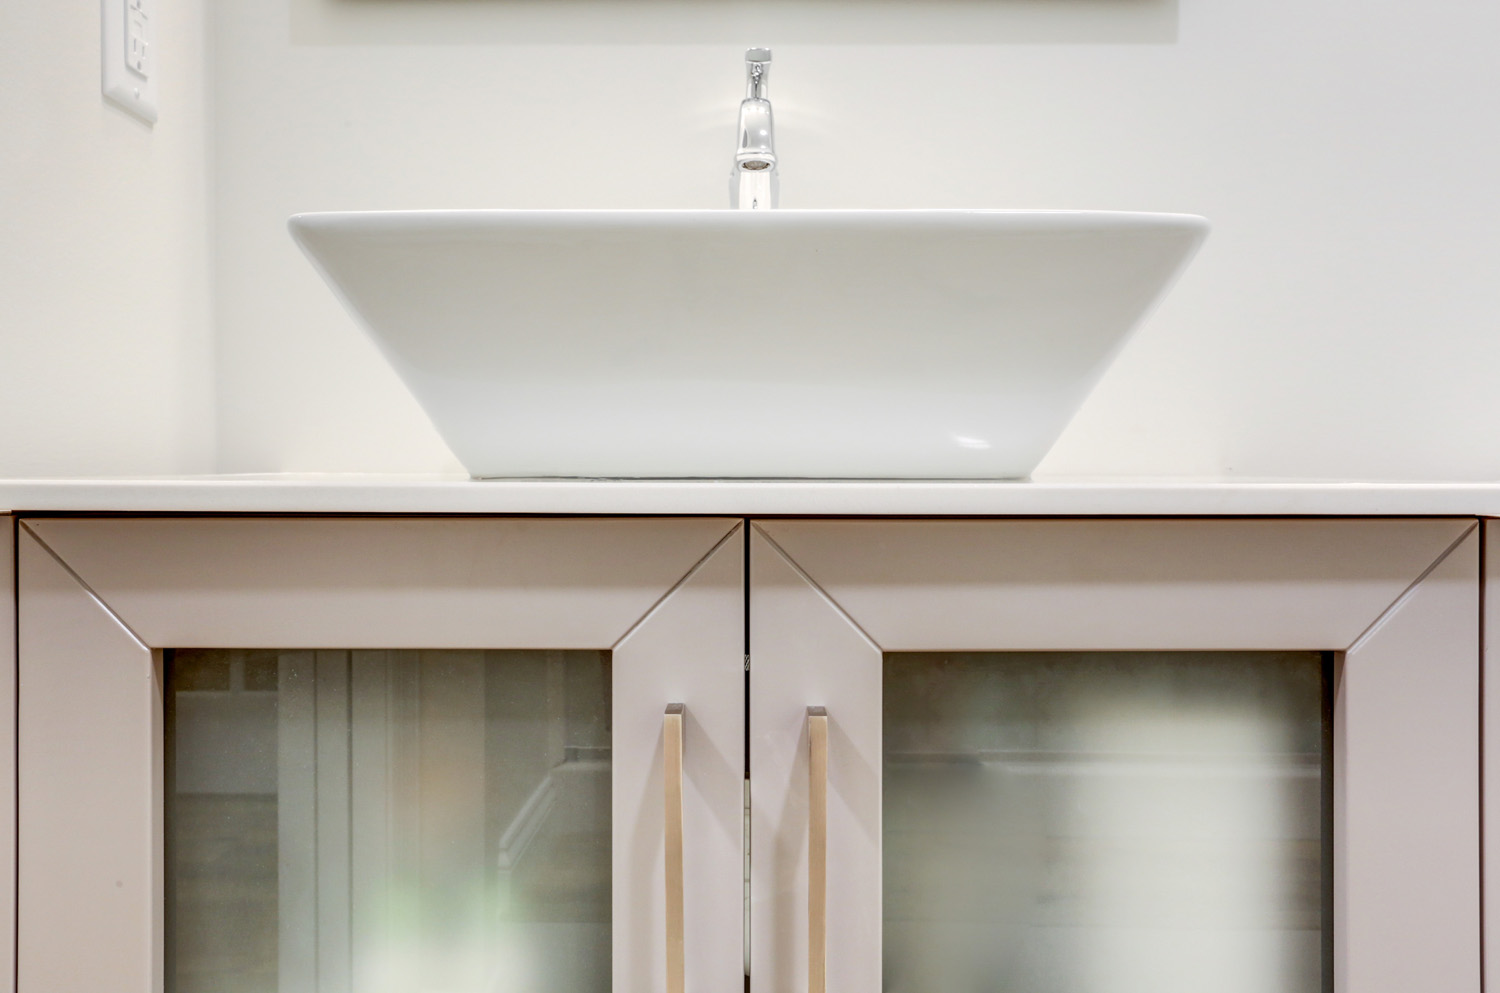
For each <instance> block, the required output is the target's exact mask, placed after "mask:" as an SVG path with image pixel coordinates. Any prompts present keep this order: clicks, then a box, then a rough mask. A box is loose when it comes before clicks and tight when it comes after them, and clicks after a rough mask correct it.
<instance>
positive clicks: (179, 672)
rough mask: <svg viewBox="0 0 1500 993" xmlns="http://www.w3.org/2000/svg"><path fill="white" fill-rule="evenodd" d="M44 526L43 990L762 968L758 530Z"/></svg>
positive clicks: (39, 779) (39, 775)
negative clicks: (747, 732) (674, 935)
mask: <svg viewBox="0 0 1500 993" xmlns="http://www.w3.org/2000/svg"><path fill="white" fill-rule="evenodd" d="M18 541H19V548H18V554H19V576H20V637H19V647H20V655H19V659H20V663H19V664H20V693H19V701H20V702H19V769H20V803H19V809H20V814H19V846H20V861H21V865H22V867H23V868H22V869H21V872H20V881H19V918H20V932H19V934H20V947H21V949H23V951H22V952H21V954H20V956H19V967H18V977H19V988H20V989H21V990H26V991H28V993H43V991H55V990H116V991H139V993H149V991H157V990H161V989H163V988H164V987H165V988H166V989H168V990H174V991H177V993H190V991H198V990H205V991H208V990H211V991H215V993H233V991H241V990H244V991H250V990H254V991H266V990H282V991H296V993H310V991H316V993H349V991H356V990H357V991H359V993H381V991H386V990H390V991H398V990H399V991H401V993H413V991H419V990H434V991H436V990H443V991H455V993H469V991H472V993H496V991H508V990H514V991H523V990H524V991H528V993H529V991H532V990H537V989H548V990H554V991H578V993H584V991H590V993H593V991H597V990H602V989H606V988H612V989H614V990H617V991H638V993H660V990H661V989H662V988H664V987H665V986H666V985H667V980H666V978H665V977H666V972H667V955H668V952H667V946H668V928H667V924H668V921H667V918H668V907H667V904H668V902H669V901H668V893H669V889H668V886H667V885H666V883H665V882H664V880H666V879H667V878H668V872H669V871H671V872H672V873H673V874H674V875H675V876H676V877H677V878H680V879H681V880H682V883H681V890H680V892H681V894H682V896H681V900H682V909H679V908H677V907H676V906H675V903H674V907H673V910H674V913H673V917H674V918H675V919H680V920H683V924H682V926H683V927H684V929H685V939H684V941H683V943H682V946H683V947H684V948H685V970H686V976H687V980H688V982H689V983H691V984H692V985H693V986H694V987H695V988H700V989H704V990H730V989H737V988H738V987H739V985H740V984H741V983H742V980H743V968H742V961H743V950H742V935H743V927H742V908H743V904H742V885H741V879H742V873H743V854H742V853H743V847H742V806H743V803H742V781H743V747H744V744H743V742H744V738H743V734H744V723H743V721H744V699H743V692H744V676H743V638H744V635H743V618H744V596H743V554H744V553H743V534H742V532H741V530H740V526H739V525H738V523H737V522H735V521H732V520H718V519H693V520H686V519H684V520H660V519H658V520H623V519H622V520H546V519H410V518H408V519H391V520H371V519H255V518H218V519H40V518H39V519H28V520H26V521H25V522H24V524H23V526H22V527H21V529H20V532H19V536H18ZM672 704H682V705H684V708H683V712H682V717H681V718H680V724H674V725H673V731H672V734H671V735H670V737H668V736H667V735H666V734H665V731H664V729H665V727H666V725H665V724H664V713H665V711H666V709H667V708H668V706H669V705H672ZM0 712H3V713H8V712H9V710H8V708H3V707H0ZM679 727H680V729H681V731H680V738H679V737H678V734H679V732H678V731H677V728H679ZM664 738H668V740H669V741H671V742H673V743H675V742H677V741H679V740H680V741H682V750H681V755H682V761H681V765H680V771H681V773H682V778H681V779H680V780H679V779H677V778H676V777H675V776H674V777H671V778H670V779H669V778H668V777H667V776H666V774H665V773H664V768H663V764H664V762H667V761H668V760H669V759H673V758H674V756H675V749H666V748H664ZM673 795H675V796H676V797H678V798H679V799H678V804H679V806H678V807H677V808H676V809H672V808H670V806H669V803H668V802H667V799H666V798H668V797H671V796H673ZM669 810H670V812H671V813H673V814H674V815H676V816H674V817H670V818H669V816H668V813H669ZM678 811H680V814H679V813H678ZM679 817H680V821H679V820H678V818H679ZM669 830H670V831H671V833H672V836H673V838H674V840H676V839H678V838H680V852H681V855H680V860H681V861H680V863H679V862H678V861H677V858H676V857H672V858H670V859H669V856H676V855H677V851H678V848H677V846H676V845H674V846H672V848H671V849H670V850H669V847H668V845H667V842H666V841H665V840H664V839H665V837H666V835H667V832H668V831H669ZM684 909H685V912H683V910H684ZM0 932H5V933H8V929H0Z"/></svg>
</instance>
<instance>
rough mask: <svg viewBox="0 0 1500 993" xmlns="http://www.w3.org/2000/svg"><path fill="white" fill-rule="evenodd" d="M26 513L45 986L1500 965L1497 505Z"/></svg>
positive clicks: (1115, 981) (25, 842) (29, 765)
mask: <svg viewBox="0 0 1500 993" xmlns="http://www.w3.org/2000/svg"><path fill="white" fill-rule="evenodd" d="M4 533H5V535H6V538H5V539H3V540H6V541H9V540H11V536H12V535H13V536H14V542H15V546H14V555H15V560H16V562H17V570H16V575H17V576H18V577H19V587H18V590H17V595H16V597H15V601H16V602H17V603H18V604H19V608H20V610H19V628H18V636H17V638H16V644H17V645H18V647H19V656H18V663H17V664H18V672H19V681H18V686H19V698H18V701H17V702H16V706H15V707H13V708H7V707H0V713H3V714H10V713H12V712H14V713H15V714H17V715H18V721H19V725H18V728H17V729H16V738H17V742H18V749H17V768H18V769H19V790H18V792H16V793H15V795H16V796H17V797H18V809H17V817H16V818H15V822H16V824H17V825H18V831H19V838H18V851H19V867H20V871H19V879H18V881H17V883H16V892H17V901H16V906H17V908H18V915H19V919H18V934H19V949H18V960H17V969H16V976H17V977H18V989H19V990H21V991H24V993H31V991H41V990H48V991H50V990H64V989H66V990H73V989H78V990H86V989H110V990H118V991H124V993H154V991H157V990H161V989H163V988H165V989H168V990H176V991H178V993H195V991H197V990H206V989H212V990H216V991H224V993H230V991H238V990H257V991H260V990H275V989H280V990H284V991H293V990H295V991H298V993H303V991H316V993H350V991H357V993H383V991H385V990H392V991H395V990H400V991H402V993H412V991H416V990H439V989H441V990H454V991H462V993H470V991H473V993H480V991H483V993H502V991H505V993H508V991H512V990H514V991H518V993H519V991H523V990H526V991H530V990H535V989H542V988H544V989H547V990H549V991H556V993H570V991H579V993H583V991H589V993H598V991H602V990H605V989H614V990H615V991H617V993H661V991H663V990H665V991H666V993H683V991H684V990H686V991H691V993H739V991H741V990H743V989H745V988H746V980H745V976H746V974H747V969H748V975H749V982H748V988H749V989H750V990H751V991H753V993H803V991H808V993H824V991H825V990H827V991H832V993H856V991H861V993H862V991H870V990H887V991H890V993H903V991H908V990H910V991H930V990H934V989H944V990H952V991H955V993H960V991H964V990H968V989H973V990H975V991H976V993H977V991H978V990H979V989H981V988H1015V989H1022V990H1026V991H1027V993H1053V991H1057V993H1063V991H1068V993H1134V991H1137V990H1142V991H1144V990H1150V991H1152V993H1176V991H1178V990H1182V991H1186V990H1194V991H1198V990H1202V989H1205V988H1213V989H1216V990H1221V991H1225V993H1262V991H1266V993H1269V991H1273V990H1274V991H1276V993H1300V991H1315V990H1316V991H1326V990H1334V989H1337V990H1340V991H1359V993H1407V991H1410V990H1415V989H1433V990H1444V991H1453V993H1480V973H1479V966H1480V946H1481V935H1480V927H1481V921H1480V868H1481V867H1480V842H1481V838H1480V831H1481V826H1480V798H1481V795H1480V776H1481V763H1480V753H1481V739H1480V716H1481V714H1480V690H1481V684H1480V626H1481V625H1480V606H1481V603H1480V601H1481V596H1480V563H1481V555H1482V551H1483V546H1484V542H1485V536H1484V535H1483V534H1482V530H1481V527H1480V525H1479V523H1478V522H1477V521H1476V519H1474V518H1459V517H1440V518H1392V519H1372V518H1357V519H1356V518H1348V519H1326V518H1324V519H1285V518H1283V519H1273V518H1264V519H1160V518H1137V519H832V518H819V519H812V518H807V519H798V518H767V519H750V520H744V519H740V518H732V517H687V518H665V517H637V518H535V517H532V518H527V517H456V516H455V517H392V518H357V517H334V516H327V517H254V516H219V517H145V516H140V517H130V516H116V517H63V516H55V517H48V516H27V517H25V519H24V520H22V521H21V523H20V524H19V525H18V526H16V527H14V528H12V529H6V530H5V532H4ZM4 550H5V551H7V553H9V551H10V550H9V549H4ZM4 599H5V600H6V601H7V602H9V601H10V600H11V598H10V597H6V598H4ZM1491 616H1496V615H1495V614H1493V613H1492V614H1491ZM4 620H5V618H4V617H3V615H0V622H3V621H4ZM8 640H9V639H7V642H8ZM0 650H3V649H0ZM3 719H4V718H3V717H0V720H3ZM1486 768H1487V769H1493V768H1496V765H1495V763H1494V762H1491V763H1489V764H1488V765H1487V766H1486ZM7 795H10V794H7ZM0 822H6V823H8V821H7V820H6V819H3V818H0ZM4 933H9V932H8V929H4V928H3V927H0V934H4ZM82 949H86V950H87V954H83V953H81V952H80V950H82ZM1006 984H1009V985H1006Z"/></svg>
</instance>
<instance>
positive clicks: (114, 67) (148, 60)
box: [99, 0, 158, 123]
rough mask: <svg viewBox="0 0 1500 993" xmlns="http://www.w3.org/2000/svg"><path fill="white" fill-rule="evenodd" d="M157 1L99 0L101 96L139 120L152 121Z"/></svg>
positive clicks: (154, 86)
mask: <svg viewBox="0 0 1500 993" xmlns="http://www.w3.org/2000/svg"><path fill="white" fill-rule="evenodd" d="M157 2H158V0H100V6H99V22H100V27H101V28H102V32H101V34H102V38H101V45H102V52H101V54H102V62H103V70H104V73H103V78H104V95H105V96H106V97H108V98H109V99H111V100H113V101H114V102H115V103H117V104H119V105H120V106H121V107H124V108H125V109H126V110H128V111H130V112H131V113H132V114H134V115H135V116H137V117H139V118H140V119H141V120H143V121H147V122H150V123H155V121H156V55H157V53H156V23H155V19H156V18H155V15H156V5H157Z"/></svg>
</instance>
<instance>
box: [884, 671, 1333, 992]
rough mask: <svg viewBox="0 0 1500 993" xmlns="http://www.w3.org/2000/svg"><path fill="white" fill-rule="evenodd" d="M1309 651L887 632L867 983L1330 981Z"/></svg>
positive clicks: (1322, 721) (1317, 681)
mask: <svg viewBox="0 0 1500 993" xmlns="http://www.w3.org/2000/svg"><path fill="white" fill-rule="evenodd" d="M1328 671H1329V669H1328V665H1327V660H1326V658H1325V656H1324V655H1322V654H1321V653H1313V652H1308V653H1270V652H1260V653H1188V652H1174V653H987V654H980V653H943V654H939V653H892V654H888V655H886V657H885V674H884V701H885V702H884V711H885V717H884V719H885V725H884V741H885V745H884V749H885V760H884V825H883V830H884V835H883V845H884V920H885V930H884V940H885V967H884V973H885V982H884V986H885V990H886V991H887V993H931V991H934V990H941V991H943V993H1010V991H1014V993H1204V991H1207V990H1212V991H1214V993H1316V991H1325V990H1331V989H1332V986H1331V973H1330V972H1329V970H1330V968H1331V965H1330V962H1331V958H1330V956H1329V955H1328V949H1327V942H1328V941H1329V940H1330V935H1331V931H1330V928H1329V914H1330V897H1329V879H1330V876H1329V872H1330V865H1331V862H1330V858H1329V850H1328V848H1327V845H1328V844H1329V843H1330V837H1331V834H1330V830H1329V828H1330V819H1331V803H1330V802H1329V796H1330V784H1331V778H1330V777H1331V768H1332V766H1331V751H1332V749H1331V739H1330V733H1331V732H1330V723H1329V721H1330V717H1329V710H1328V706H1329V704H1328V699H1329V693H1328V690H1327V686H1328Z"/></svg>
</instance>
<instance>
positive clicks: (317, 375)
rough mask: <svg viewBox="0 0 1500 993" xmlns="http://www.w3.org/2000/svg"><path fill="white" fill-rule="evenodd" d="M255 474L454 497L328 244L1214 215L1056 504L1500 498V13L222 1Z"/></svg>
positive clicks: (1073, 440)
mask: <svg viewBox="0 0 1500 993" xmlns="http://www.w3.org/2000/svg"><path fill="white" fill-rule="evenodd" d="M216 2H217V5H218V6H217V9H218V20H217V48H218V51H217V66H216V70H217V77H216V78H217V89H216V99H217V104H216V111H217V164H218V165H217V173H216V178H217V185H216V194H217V195H216V205H217V210H218V215H217V219H218V227H217V241H216V257H217V266H218V268H217V274H218V290H219V292H218V305H217V306H218V328H219V352H220V365H219V375H220V378H219V437H220V441H221V448H220V467H221V468H222V469H226V470H239V471H246V470H256V471H261V470H392V471H397V470H429V469H453V468H456V463H454V462H453V460H452V457H451V455H450V454H449V453H448V452H447V451H446V449H445V448H444V446H443V445H442V443H441V441H439V439H438V438H437V436H436V435H435V434H434V432H433V431H432V429H431V428H430V427H429V426H428V424H427V422H426V420H425V418H424V417H423V415H422V414H421V412H420V410H418V408H417V407H416V406H415V404H414V403H413V401H412V400H411V399H410V398H409V397H408V396H407V394H406V393H405V391H404V390H403V388H402V387H401V386H400V384H399V383H398V382H397V380H396V379H395V378H394V376H393V375H392V374H391V373H390V372H389V371H387V369H386V368H385V366H384V364H383V362H382V361H381V359H380V358H379V357H378V356H377V355H376V353H375V350H374V349H373V348H372V347H371V346H370V345H369V344H368V343H367V342H366V341H365V340H364V338H363V337H362V335H361V333H360V332H359V331H358V330H357V329H356V327H355V326H354V324H353V323H352V322H351V321H350V320H349V319H348V318H347V317H346V316H345V315H344V314H343V313H342V312H341V311H340V309H339V307H338V305H337V304H336V303H335V302H334V300H333V298H332V297H331V296H330V295H329V293H328V292H327V290H326V289H324V287H323V286H322V285H321V283H320V282H319V280H318V278H317V276H316V275H314V273H313V272H312V270H311V268H310V267H309V266H308V265H307V263H306V262H305V261H304V260H303V259H302V258H301V257H300V256H299V255H298V253H297V251H296V249H295V248H294V247H293V245H292V243H291V241H290V239H289V238H288V237H287V235H286V232H285V229H284V219H285V217H286V216H287V215H288V214H291V213H293V212H295V211H299V210H314V209H337V208H360V209H371V208H398V207H456V206H469V207H476V206H506V207H542V206H595V207H604V206H621V207H624V206H672V207H679V206H680V207H687V206H718V205H721V204H722V203H723V201H724V198H725V190H724V174H725V170H726V168H727V166H726V162H727V156H728V153H729V151H730V143H731V141H732V137H731V132H732V129H733V115H734V112H735V105H736V101H737V100H738V98H739V96H740V87H741V85H742V83H741V79H742V76H741V73H742V69H741V62H740V59H741V54H742V50H743V48H745V47H746V46H747V45H749V44H767V45H771V46H774V48H775V52H776V62H775V68H774V70H773V77H772V94H773V97H774V99H775V101H776V106H777V115H778V116H777V119H778V125H779V128H780V134H779V150H780V152H781V154H782V159H783V187H782V189H783V204H784V206H788V207H797V206H813V205H818V206H856V205H857V206H869V207H902V206H986V207H1103V208H1124V209H1141V210H1180V211H1195V212H1200V213H1203V214H1206V215H1207V216H1209V217H1210V218H1211V219H1212V220H1213V221H1214V223H1215V233H1214V235H1213V236H1212V238H1211V239H1210V241H1209V244H1208V247H1207V248H1206V249H1205V251H1204V253H1203V254H1202V255H1201V256H1200V257H1199V259H1198V261H1197V262H1196V263H1195V264H1194V266H1193V269H1192V270H1191V272H1190V274H1189V275H1188V277H1187V278H1186V279H1185V280H1184V281H1183V282H1182V283H1181V284H1180V285H1179V286H1178V288H1177V290H1176V291H1175V293H1174V294H1173V296H1172V298H1171V299H1170V301H1169V303H1168V304H1167V306H1166V307H1165V308H1164V309H1163V310H1162V311H1160V312H1159V314H1158V315H1157V316H1156V318H1155V319H1154V320H1153V321H1152V322H1151V323H1150V324H1149V326H1148V327H1146V328H1145V329H1144V331H1143V332H1142V333H1141V334H1140V335H1139V336H1138V337H1137V338H1136V340H1135V341H1134V342H1133V344H1132V345H1131V346H1130V347H1129V349H1128V350H1127V351H1126V353H1125V354H1124V355H1123V356H1122V358H1121V359H1120V361H1119V364H1118V365H1117V366H1116V368H1115V369H1114V370H1113V371H1112V372H1111V373H1110V375H1109V376H1108V378H1107V379H1106V381H1105V382H1104V383H1103V385H1102V386H1101V387H1100V389H1099V390H1098V392H1097V393H1096V394H1095V396H1094V397H1093V398H1092V399H1091V400H1090V401H1089V403H1088V405H1087V406H1086V408H1085V409H1084V410H1083V412H1082V413H1081V414H1080V415H1079V417H1078V419H1077V420H1076V421H1075V422H1074V424H1073V425H1072V427H1071V428H1070V429H1069V431H1068V432H1067V434H1066V435H1065V436H1064V438H1063V440H1062V441H1061V442H1060V444H1059V445H1058V447H1057V449H1056V450H1055V451H1054V453H1053V454H1052V455H1051V456H1050V457H1049V459H1048V460H1047V462H1046V463H1044V465H1043V469H1042V471H1041V472H1039V473H1038V475H1041V474H1043V473H1045V474H1047V475H1053V476H1055V475H1058V474H1064V473H1069V474H1071V473H1165V474H1184V475H1190V474H1220V473H1230V474H1238V475H1302V476H1315V477H1343V476H1356V477H1374V478H1402V477H1407V478H1413V477H1415V478H1423V477H1426V478H1434V477H1436V478H1500V443H1497V442H1496V440H1495V438H1496V437H1497V436H1500V389H1496V388H1494V385H1493V384H1494V383H1495V382H1496V381H1497V378H1500V377H1497V371H1500V275H1497V272H1500V266H1497V263H1500V238H1497V236H1496V232H1497V231H1500V126H1497V124H1496V122H1497V121H1500V57H1497V56H1496V54H1495V45H1496V39H1500V4H1496V3H1494V2H1493V0H1432V2H1430V3H1423V4H1400V3H1382V4H1370V3H1367V2H1362V0H216Z"/></svg>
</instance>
